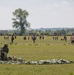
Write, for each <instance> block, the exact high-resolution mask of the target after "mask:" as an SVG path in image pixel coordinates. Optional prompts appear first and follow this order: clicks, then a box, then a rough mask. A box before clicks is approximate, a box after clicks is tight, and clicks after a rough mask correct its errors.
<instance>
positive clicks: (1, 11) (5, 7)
mask: <svg viewBox="0 0 74 75" xmlns="http://www.w3.org/2000/svg"><path fill="white" fill-rule="evenodd" d="M18 8H21V9H23V10H27V11H28V13H29V16H28V17H27V21H28V22H30V24H31V28H41V27H42V28H55V27H71V28H72V27H74V0H0V29H12V22H13V21H12V18H13V17H14V16H13V14H12V12H14V11H15V10H16V9H18Z"/></svg>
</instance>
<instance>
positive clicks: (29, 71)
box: [0, 36, 74, 75]
mask: <svg viewBox="0 0 74 75" xmlns="http://www.w3.org/2000/svg"><path fill="white" fill-rule="evenodd" d="M52 37H53V36H45V39H44V40H40V39H39V37H37V40H36V43H33V41H32V40H31V39H30V40H28V39H27V40H23V37H22V36H17V39H15V40H14V44H10V43H11V41H10V39H9V40H4V38H3V36H0V43H1V44H0V47H1V46H3V44H4V43H8V45H9V50H10V51H9V54H8V56H11V57H12V56H16V57H17V58H19V57H22V58H23V59H24V60H29V61H32V60H48V59H66V60H72V61H74V45H72V44H70V36H68V38H67V42H65V41H64V40H60V39H61V38H63V36H59V38H58V40H53V38H52ZM0 74H1V75H74V64H51V65H10V64H0Z"/></svg>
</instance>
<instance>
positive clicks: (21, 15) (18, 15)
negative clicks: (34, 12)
mask: <svg viewBox="0 0 74 75" xmlns="http://www.w3.org/2000/svg"><path fill="white" fill-rule="evenodd" d="M13 15H14V18H12V20H13V27H14V28H18V29H20V35H23V34H24V33H25V31H26V28H29V27H30V23H29V22H28V21H27V20H26V18H27V16H28V15H29V14H28V12H27V11H26V10H22V9H21V8H19V9H16V10H15V11H14V12H13Z"/></svg>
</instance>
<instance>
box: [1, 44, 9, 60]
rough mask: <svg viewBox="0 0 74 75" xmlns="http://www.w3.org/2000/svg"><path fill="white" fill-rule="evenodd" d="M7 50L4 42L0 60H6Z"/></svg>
mask: <svg viewBox="0 0 74 75" xmlns="http://www.w3.org/2000/svg"><path fill="white" fill-rule="evenodd" d="M8 52H9V48H8V44H4V46H3V47H2V48H1V60H7V54H8Z"/></svg>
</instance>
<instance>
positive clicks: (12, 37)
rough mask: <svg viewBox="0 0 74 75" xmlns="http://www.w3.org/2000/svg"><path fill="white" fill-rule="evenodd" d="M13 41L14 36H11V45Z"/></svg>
mask: <svg viewBox="0 0 74 75" xmlns="http://www.w3.org/2000/svg"><path fill="white" fill-rule="evenodd" d="M13 40H14V36H13V35H12V36H11V43H13Z"/></svg>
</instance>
